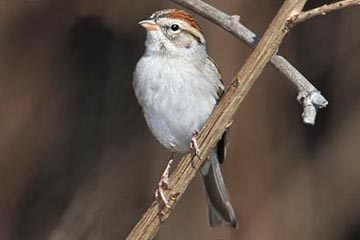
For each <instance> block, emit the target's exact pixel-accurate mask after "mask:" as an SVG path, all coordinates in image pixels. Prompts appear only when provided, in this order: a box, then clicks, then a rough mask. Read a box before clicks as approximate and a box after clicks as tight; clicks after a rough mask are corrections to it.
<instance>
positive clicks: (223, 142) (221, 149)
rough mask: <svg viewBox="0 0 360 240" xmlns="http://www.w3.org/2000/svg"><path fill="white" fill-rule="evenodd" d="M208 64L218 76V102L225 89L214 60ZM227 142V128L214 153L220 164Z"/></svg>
mask: <svg viewBox="0 0 360 240" xmlns="http://www.w3.org/2000/svg"><path fill="white" fill-rule="evenodd" d="M209 60H210V62H211V63H212V64H213V66H214V68H215V70H216V72H217V73H218V76H219V88H218V91H217V97H218V98H217V101H218V102H219V101H220V99H221V97H222V95H223V94H224V92H225V87H224V82H223V81H222V79H221V73H220V71H219V68H218V66H217V65H216V63H215V62H214V60H213V59H212V58H210V57H209ZM228 141H229V128H227V129H226V130H225V132H224V134H223V136H222V138H221V139H220V141H219V142H218V144H217V146H216V153H217V156H218V160H219V162H220V163H223V162H224V159H225V156H226V148H227V144H228Z"/></svg>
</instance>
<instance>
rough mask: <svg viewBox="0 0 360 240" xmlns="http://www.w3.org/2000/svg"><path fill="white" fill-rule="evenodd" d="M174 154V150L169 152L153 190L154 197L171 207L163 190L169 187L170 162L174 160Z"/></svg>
mask: <svg viewBox="0 0 360 240" xmlns="http://www.w3.org/2000/svg"><path fill="white" fill-rule="evenodd" d="M175 155H176V153H175V152H172V153H171V156H170V159H169V161H168V163H167V165H166V168H165V170H164V172H163V173H162V175H161V178H160V181H159V183H158V185H157V188H156V191H155V198H156V199H160V200H161V201H162V202H163V203H164V204H165V206H166V207H167V208H171V207H170V204H169V201H168V200H167V199H166V197H165V191H166V190H168V189H169V172H170V167H171V164H172V162H173V161H174V160H173V159H174V157H175Z"/></svg>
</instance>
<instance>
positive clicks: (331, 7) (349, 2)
mask: <svg viewBox="0 0 360 240" xmlns="http://www.w3.org/2000/svg"><path fill="white" fill-rule="evenodd" d="M356 5H357V6H360V0H343V1H339V2H336V3H332V4H325V5H323V6H321V7H318V8H314V9H311V10H308V11H306V12H301V13H299V14H298V15H295V16H294V17H293V18H292V20H291V26H295V25H297V24H299V23H301V22H304V21H306V20H309V19H310V18H313V17H316V16H319V15H326V14H327V13H329V12H332V11H336V10H340V9H343V8H346V7H351V6H356Z"/></svg>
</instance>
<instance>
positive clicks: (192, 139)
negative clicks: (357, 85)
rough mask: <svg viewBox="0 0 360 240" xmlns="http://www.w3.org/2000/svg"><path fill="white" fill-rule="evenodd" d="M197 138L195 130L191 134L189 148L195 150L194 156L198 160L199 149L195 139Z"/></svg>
mask: <svg viewBox="0 0 360 240" xmlns="http://www.w3.org/2000/svg"><path fill="white" fill-rule="evenodd" d="M198 136H199V132H198V131H197V130H195V131H194V132H193V135H192V138H191V142H190V148H191V149H193V150H195V154H196V156H198V157H199V158H200V148H199V145H198V142H197V137H198Z"/></svg>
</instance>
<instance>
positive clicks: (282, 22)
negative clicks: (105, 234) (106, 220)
mask: <svg viewBox="0 0 360 240" xmlns="http://www.w3.org/2000/svg"><path fill="white" fill-rule="evenodd" d="M305 2H306V0H286V1H285V2H284V4H283V6H282V7H281V9H280V10H279V12H278V14H277V15H276V17H275V18H274V20H273V21H272V23H271V24H270V26H269V28H268V29H267V31H266V32H265V34H264V37H263V38H262V39H261V41H260V42H259V45H258V46H257V47H256V48H255V50H254V52H253V53H252V54H251V55H250V57H249V58H248V59H247V60H246V62H245V64H244V66H243V67H242V68H241V69H240V71H239V72H238V73H237V75H236V77H235V79H234V80H233V81H232V83H231V85H230V87H229V88H228V89H227V91H226V92H225V94H224V96H223V98H222V99H221V101H220V102H219V105H218V106H217V107H216V109H215V111H214V112H213V113H212V115H211V117H210V119H209V120H208V122H207V123H206V125H205V127H204V128H203V129H202V130H201V132H200V134H199V136H198V143H199V146H200V148H201V152H200V154H199V155H200V156H199V158H197V157H195V158H193V157H192V156H191V154H187V155H186V156H185V157H183V159H182V160H181V161H180V163H179V165H178V166H177V167H176V169H175V171H174V173H173V174H172V175H171V177H170V179H169V186H170V190H169V191H168V192H167V193H166V197H167V198H168V199H170V201H169V204H170V207H171V208H173V207H174V206H175V204H176V203H177V201H178V200H179V198H180V197H181V196H182V195H183V194H184V192H185V190H186V188H187V186H188V185H189V184H190V182H191V180H192V179H193V178H194V176H195V174H196V172H197V170H198V169H199V167H200V166H201V164H202V162H203V161H204V160H205V159H206V157H207V156H208V154H209V152H210V151H211V149H213V148H214V146H215V144H216V143H217V142H218V141H219V139H220V138H221V136H222V134H223V132H224V131H225V129H226V127H227V126H228V124H229V123H230V122H231V121H232V119H233V116H234V114H235V112H236V111H237V109H238V108H239V106H240V104H241V102H242V100H243V99H244V98H245V96H246V94H247V93H248V92H249V90H250V88H251V87H252V85H253V84H254V82H255V80H256V79H257V78H258V77H259V75H260V74H261V73H262V71H263V70H264V67H265V66H266V64H267V63H268V62H269V61H270V59H271V57H272V56H273V55H274V54H275V52H276V51H277V49H278V48H279V45H280V43H281V41H282V39H283V38H284V36H285V34H286V33H287V25H286V24H287V21H288V20H289V18H290V17H292V16H293V14H297V13H299V12H300V11H301V9H302V8H303V6H304V4H305ZM162 208H163V206H162V205H159V203H158V202H157V201H154V202H153V203H152V205H151V207H150V208H149V209H148V210H147V212H146V213H145V214H144V215H143V216H142V218H141V219H140V221H139V222H138V224H137V225H136V226H135V227H134V229H133V230H132V231H131V233H130V235H129V236H128V238H127V239H129V240H140V239H141V240H149V239H152V238H153V237H154V236H155V234H156V233H157V232H158V230H159V228H160V225H161V223H162V222H163V221H164V220H166V219H167V218H168V217H169V215H170V213H171V211H170V210H167V208H164V211H161V210H162ZM165 210H167V211H165Z"/></svg>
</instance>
